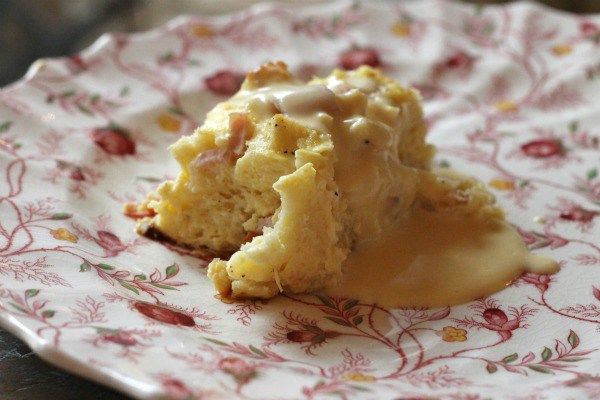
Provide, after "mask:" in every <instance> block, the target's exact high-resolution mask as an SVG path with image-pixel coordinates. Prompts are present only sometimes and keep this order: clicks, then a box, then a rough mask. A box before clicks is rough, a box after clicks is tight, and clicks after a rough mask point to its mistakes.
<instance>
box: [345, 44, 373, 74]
mask: <svg viewBox="0 0 600 400" xmlns="http://www.w3.org/2000/svg"><path fill="white" fill-rule="evenodd" d="M338 64H339V65H340V67H342V68H344V69H356V68H358V67H360V66H361V65H370V66H371V67H378V66H380V65H381V59H380V58H379V54H378V52H377V50H375V49H373V48H371V47H363V48H356V49H351V50H348V51H346V52H344V53H342V54H341V55H340V59H339V62H338Z"/></svg>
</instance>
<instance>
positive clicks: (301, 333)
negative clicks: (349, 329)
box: [286, 325, 340, 346]
mask: <svg viewBox="0 0 600 400" xmlns="http://www.w3.org/2000/svg"><path fill="white" fill-rule="evenodd" d="M304 328H305V329H297V330H293V331H289V332H288V333H287V334H286V337H287V339H288V340H289V341H290V342H295V343H310V345H311V346H314V345H319V344H321V343H324V342H325V341H326V340H327V339H333V338H335V337H338V336H339V335H340V334H339V333H338V332H335V331H324V330H322V329H321V328H319V327H318V326H312V325H305V326H304Z"/></svg>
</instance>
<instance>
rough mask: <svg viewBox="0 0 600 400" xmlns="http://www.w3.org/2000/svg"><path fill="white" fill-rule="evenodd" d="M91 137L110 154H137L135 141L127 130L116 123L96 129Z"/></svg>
mask: <svg viewBox="0 0 600 400" xmlns="http://www.w3.org/2000/svg"><path fill="white" fill-rule="evenodd" d="M90 138H91V139H92V140H93V141H94V143H95V144H96V145H97V146H99V147H100V148H101V149H102V150H104V151H105V152H106V153H108V154H114V155H119V156H122V155H127V154H135V142H134V141H133V140H131V138H130V137H129V134H128V133H127V132H126V131H125V130H123V129H121V128H119V127H117V126H116V125H111V126H108V127H106V128H97V129H94V130H93V131H92V133H91V134H90Z"/></svg>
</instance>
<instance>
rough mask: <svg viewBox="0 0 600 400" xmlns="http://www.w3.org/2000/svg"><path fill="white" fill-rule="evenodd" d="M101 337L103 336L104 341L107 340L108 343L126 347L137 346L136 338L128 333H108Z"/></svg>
mask: <svg viewBox="0 0 600 400" xmlns="http://www.w3.org/2000/svg"><path fill="white" fill-rule="evenodd" d="M101 335H102V340H105V341H107V342H112V343H116V344H119V345H121V346H124V347H129V346H135V345H136V344H137V340H136V339H135V337H133V335H131V334H130V333H128V332H123V331H117V332H113V331H107V332H104V333H102V334H101Z"/></svg>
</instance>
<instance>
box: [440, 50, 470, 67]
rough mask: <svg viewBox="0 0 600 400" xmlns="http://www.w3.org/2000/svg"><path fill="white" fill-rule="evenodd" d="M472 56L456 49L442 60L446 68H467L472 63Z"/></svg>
mask: <svg viewBox="0 0 600 400" xmlns="http://www.w3.org/2000/svg"><path fill="white" fill-rule="evenodd" d="M473 61H474V58H473V57H471V56H470V55H468V54H467V53H464V52H462V51H458V52H456V53H454V54H453V55H451V56H449V57H448V58H446V59H445V60H444V64H445V66H446V67H447V68H448V69H459V68H468V67H470V66H471V65H473Z"/></svg>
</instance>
